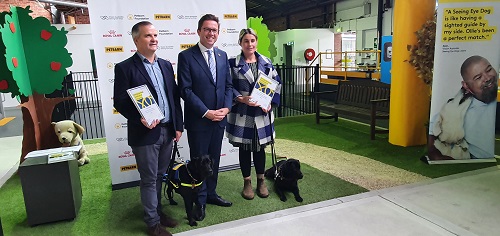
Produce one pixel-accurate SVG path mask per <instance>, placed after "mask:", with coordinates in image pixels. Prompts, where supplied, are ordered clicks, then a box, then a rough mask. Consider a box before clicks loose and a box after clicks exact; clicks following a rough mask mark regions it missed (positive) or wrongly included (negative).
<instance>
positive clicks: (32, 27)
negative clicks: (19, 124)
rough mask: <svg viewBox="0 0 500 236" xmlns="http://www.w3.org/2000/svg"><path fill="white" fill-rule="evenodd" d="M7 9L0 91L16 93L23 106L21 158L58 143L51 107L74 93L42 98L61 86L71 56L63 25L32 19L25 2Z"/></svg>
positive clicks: (2, 28)
mask: <svg viewBox="0 0 500 236" xmlns="http://www.w3.org/2000/svg"><path fill="white" fill-rule="evenodd" d="M10 11H11V12H10V13H5V12H4V13H2V15H1V16H3V17H2V21H3V22H0V23H1V26H0V33H1V37H2V41H3V45H4V46H0V53H2V52H1V50H3V48H4V49H5V57H0V70H1V71H0V92H11V93H12V95H13V96H17V95H18V96H20V98H21V106H22V107H23V108H25V109H23V122H24V126H23V135H24V137H23V150H22V155H21V162H22V161H23V159H24V158H23V157H24V156H26V154H27V153H28V152H30V151H33V150H40V149H46V148H52V147H57V146H60V144H59V143H58V140H57V138H56V136H55V134H54V130H53V128H52V125H51V119H52V111H53V110H54V106H55V105H56V104H58V103H59V102H62V101H64V100H70V99H74V97H67V98H46V97H45V94H50V93H52V92H54V91H55V90H57V89H61V88H62V82H63V80H64V77H65V76H66V75H67V74H68V72H67V70H66V68H68V67H70V66H71V65H72V64H73V60H72V59H71V54H70V53H69V52H68V50H67V49H66V48H65V46H66V43H67V38H66V34H67V31H66V30H65V29H64V28H62V29H61V30H58V29H57V28H56V27H54V26H51V25H50V22H49V20H48V19H46V18H43V17H37V18H35V19H33V18H32V17H31V16H30V15H29V13H31V12H32V11H31V10H30V9H29V6H28V7H26V8H22V7H15V6H11V8H10ZM2 55H4V54H3V53H2ZM5 65H6V66H7V70H5V68H3V67H4V66H5Z"/></svg>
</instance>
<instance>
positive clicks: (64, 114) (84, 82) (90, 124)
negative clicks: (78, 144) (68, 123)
mask: <svg viewBox="0 0 500 236" xmlns="http://www.w3.org/2000/svg"><path fill="white" fill-rule="evenodd" d="M51 96H58V97H70V96H73V97H76V99H75V100H69V101H64V102H61V103H60V104H58V105H57V106H56V108H55V109H54V112H53V114H52V120H53V121H59V120H66V119H69V120H73V121H75V122H76V123H78V124H80V125H82V126H83V127H84V128H85V132H84V133H83V135H82V139H95V138H103V137H105V134H104V119H103V115H102V105H101V95H100V92H99V84H98V80H97V79H96V78H94V74H93V72H70V74H69V75H67V76H66V78H65V79H64V82H63V89H62V90H60V91H56V92H55V94H52V95H51Z"/></svg>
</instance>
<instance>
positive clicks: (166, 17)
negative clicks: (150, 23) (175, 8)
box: [154, 14, 172, 20]
mask: <svg viewBox="0 0 500 236" xmlns="http://www.w3.org/2000/svg"><path fill="white" fill-rule="evenodd" d="M154 16H155V20H172V15H170V14H154Z"/></svg>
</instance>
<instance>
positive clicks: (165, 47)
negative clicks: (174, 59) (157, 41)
mask: <svg viewBox="0 0 500 236" xmlns="http://www.w3.org/2000/svg"><path fill="white" fill-rule="evenodd" d="M173 49H174V46H171V45H167V46H158V50H173Z"/></svg>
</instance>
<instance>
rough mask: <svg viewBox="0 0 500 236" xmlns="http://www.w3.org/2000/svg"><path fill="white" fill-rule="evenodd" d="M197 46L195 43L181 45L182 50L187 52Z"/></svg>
mask: <svg viewBox="0 0 500 236" xmlns="http://www.w3.org/2000/svg"><path fill="white" fill-rule="evenodd" d="M194 45H196V44H195V43H186V44H181V50H186V49H188V48H190V47H192V46H194Z"/></svg>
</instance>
